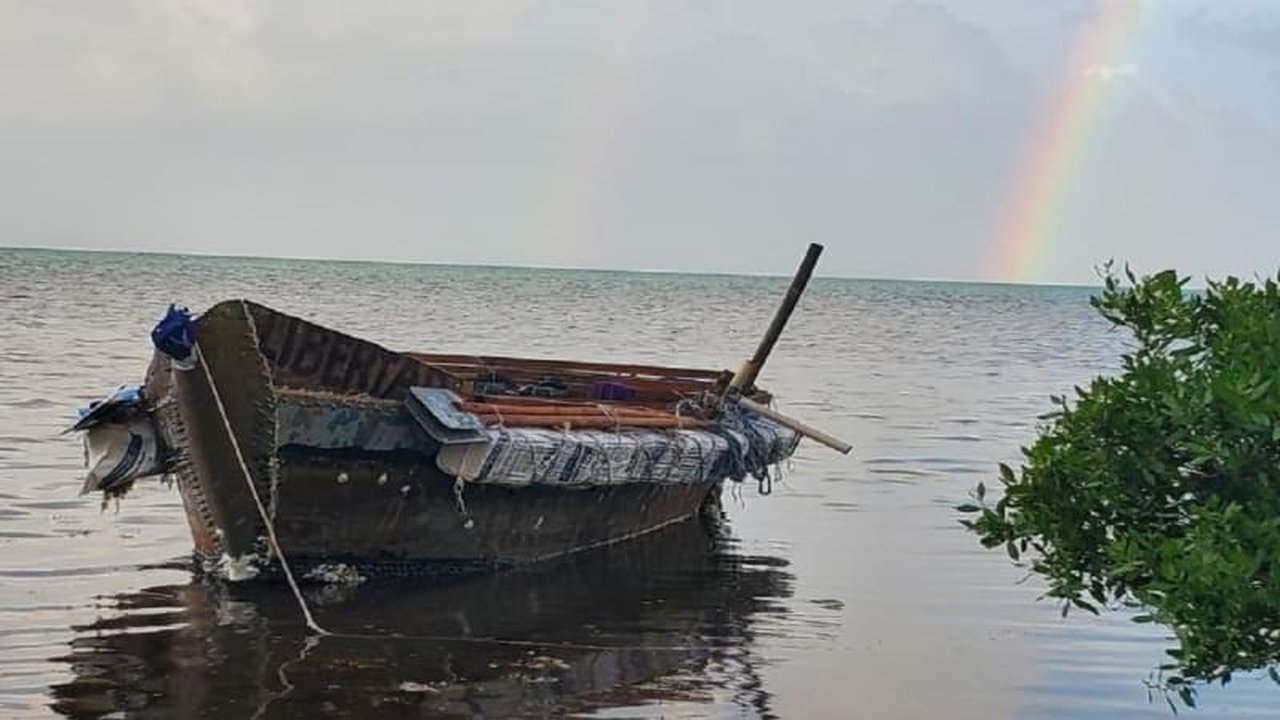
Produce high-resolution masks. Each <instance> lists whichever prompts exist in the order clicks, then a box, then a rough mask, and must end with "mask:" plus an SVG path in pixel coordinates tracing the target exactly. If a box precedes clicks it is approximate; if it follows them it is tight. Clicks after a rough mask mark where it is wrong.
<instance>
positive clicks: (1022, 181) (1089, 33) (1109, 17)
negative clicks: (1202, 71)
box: [991, 0, 1143, 281]
mask: <svg viewBox="0 0 1280 720" xmlns="http://www.w3.org/2000/svg"><path fill="white" fill-rule="evenodd" d="M1142 5H1143V0H1098V7H1097V12H1096V14H1095V15H1094V16H1093V17H1091V18H1090V19H1089V20H1088V21H1087V22H1086V24H1085V26H1084V29H1082V30H1081V31H1080V36H1079V38H1077V39H1076V41H1075V43H1074V45H1073V47H1072V50H1071V53H1070V54H1069V55H1068V57H1067V62H1066V64H1065V66H1064V67H1063V75H1064V77H1063V81H1062V83H1061V84H1060V86H1059V87H1060V90H1059V91H1058V92H1056V93H1055V95H1054V97H1053V101H1052V102H1051V103H1050V104H1049V107H1048V111H1047V114H1046V115H1045V116H1044V121H1042V122H1041V123H1040V125H1039V127H1038V130H1037V132H1036V133H1035V135H1034V136H1033V138H1032V142H1031V144H1030V147H1029V152H1027V153H1026V155H1025V157H1024V159H1023V160H1022V161H1021V162H1020V164H1019V172H1018V174H1017V176H1016V177H1017V178H1018V181H1017V183H1016V185H1015V188H1014V192H1013V198H1014V201H1013V203H1012V205H1011V206H1010V211H1009V212H1008V214H1007V216H1006V218H1005V220H1004V221H1003V222H1002V223H1001V228H1000V230H999V232H998V236H997V240H996V244H995V246H994V251H993V257H992V263H991V268H992V274H993V275H994V279H996V280H1009V281H1017V280H1031V279H1035V278H1036V277H1039V276H1040V275H1041V273H1042V272H1043V270H1044V265H1045V262H1046V260H1047V259H1048V258H1049V257H1050V256H1051V254H1052V251H1053V242H1054V240H1055V239H1056V238H1055V235H1056V233H1055V230H1056V228H1055V224H1056V221H1057V220H1058V218H1059V217H1060V216H1061V214H1062V206H1063V204H1064V199H1065V196H1066V195H1067V191H1068V190H1069V189H1070V186H1071V180H1072V178H1073V177H1074V176H1075V174H1076V170H1077V165H1078V164H1079V162H1080V159H1081V157H1082V156H1083V155H1084V154H1085V153H1084V150H1085V147H1086V144H1087V142H1088V140H1089V130H1090V129H1091V128H1092V127H1093V126H1094V125H1095V122H1094V118H1095V116H1096V114H1097V112H1098V109H1099V107H1100V106H1101V105H1102V100H1103V99H1104V97H1105V96H1106V89H1107V86H1108V82H1107V80H1108V79H1109V78H1110V76H1111V74H1112V73H1113V72H1114V71H1111V70H1108V69H1106V68H1107V67H1108V64H1109V63H1110V64H1113V63H1116V62H1117V61H1118V60H1120V59H1121V58H1120V57H1119V56H1120V53H1121V50H1122V49H1123V48H1124V47H1125V45H1126V44H1127V42H1128V41H1129V38H1130V36H1131V35H1132V34H1133V33H1134V30H1135V29H1136V28H1137V25H1138V18H1139V15H1140V14H1141V10H1142ZM1126 67H1131V66H1126Z"/></svg>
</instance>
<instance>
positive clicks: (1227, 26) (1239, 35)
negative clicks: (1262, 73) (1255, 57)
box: [1181, 8, 1280, 57]
mask: <svg viewBox="0 0 1280 720" xmlns="http://www.w3.org/2000/svg"><path fill="white" fill-rule="evenodd" d="M1181 25H1182V31H1183V33H1184V34H1185V35H1187V36H1188V37H1190V38H1192V39H1195V40H1198V41H1200V42H1202V43H1206V44H1209V45H1217V46H1221V47H1229V48H1234V49H1237V50H1243V51H1245V52H1249V53H1257V54H1260V55H1267V56H1277V57H1280V13H1277V12H1275V11H1262V10H1259V11H1255V12H1252V13H1249V14H1247V15H1237V16H1234V17H1232V16H1225V15H1222V14H1220V13H1213V12H1211V11H1208V10H1205V9H1203V8H1200V9H1197V10H1195V11H1194V12H1191V13H1189V14H1187V15H1186V17H1185V18H1184V20H1183V21H1182V24H1181Z"/></svg>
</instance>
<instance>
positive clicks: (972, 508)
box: [956, 503, 982, 513]
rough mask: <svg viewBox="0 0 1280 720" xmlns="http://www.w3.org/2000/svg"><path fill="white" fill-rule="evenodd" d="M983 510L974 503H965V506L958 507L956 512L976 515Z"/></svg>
mask: <svg viewBox="0 0 1280 720" xmlns="http://www.w3.org/2000/svg"><path fill="white" fill-rule="evenodd" d="M981 509H982V507H981V506H979V505H974V504H973V503H965V504H963V505H957V506H956V511H957V512H962V513H976V512H978V511H979V510H981Z"/></svg>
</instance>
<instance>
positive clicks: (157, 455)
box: [80, 417, 163, 495]
mask: <svg viewBox="0 0 1280 720" xmlns="http://www.w3.org/2000/svg"><path fill="white" fill-rule="evenodd" d="M84 451H85V466H86V468H88V471H87V472H86V473H85V478H84V486H83V487H82V488H81V490H80V494H81V495H83V494H85V493H90V492H93V491H95V490H105V489H109V488H112V487H114V486H117V485H120V484H123V483H126V482H132V481H133V480H136V479H137V478H140V477H144V476H147V475H155V474H158V473H160V472H161V471H162V469H163V468H162V465H163V463H162V460H161V452H160V441H159V439H158V438H157V436H156V428H155V425H154V424H153V423H152V422H151V421H150V420H149V419H147V418H145V417H138V418H135V419H133V420H130V421H128V422H121V423H99V424H97V425H93V426H92V427H90V428H88V429H87V430H86V431H85V433H84Z"/></svg>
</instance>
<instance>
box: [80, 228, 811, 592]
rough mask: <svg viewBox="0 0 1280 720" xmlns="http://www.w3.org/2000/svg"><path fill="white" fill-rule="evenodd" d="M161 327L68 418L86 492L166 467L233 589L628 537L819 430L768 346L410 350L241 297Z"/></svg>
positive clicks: (695, 506) (462, 567) (546, 553)
mask: <svg viewBox="0 0 1280 720" xmlns="http://www.w3.org/2000/svg"><path fill="white" fill-rule="evenodd" d="M811 255H813V259H815V260H816V254H814V253H812V252H811ZM811 267H812V265H811V264H810V270H811ZM805 279H807V273H806V274H805ZM794 288H795V286H794V285H793V290H794ZM789 297H790V296H789ZM797 297H798V294H797ZM790 304H791V306H792V307H794V300H792V301H791V302H790ZM786 312H787V313H788V314H789V312H790V309H787V311H786ZM782 322H785V317H783V318H782ZM775 325H777V331H778V332H780V330H781V324H780V323H778V322H777V321H775ZM772 334H773V335H774V339H776V333H772ZM153 340H154V341H155V343H156V347H157V352H156V354H155V356H154V359H153V361H152V363H151V366H150V368H149V369H148V371H147V375H146V380H145V383H144V384H143V385H142V386H141V388H140V389H139V390H137V391H136V392H131V393H128V394H126V395H125V396H117V397H114V398H112V399H110V400H108V401H106V402H104V403H101V404H99V405H97V406H96V407H94V408H92V409H91V410H90V411H89V412H87V414H86V415H85V416H84V417H83V418H82V419H81V421H80V422H79V423H77V425H76V426H75V429H78V430H84V431H86V433H87V444H88V447H89V451H90V452H89V454H90V455H91V456H94V457H96V458H97V460H96V461H95V467H96V468H97V469H91V472H90V477H89V482H88V485H87V489H98V490H102V491H103V492H104V493H106V495H108V496H113V495H119V494H122V493H123V492H124V491H126V490H127V489H128V488H129V487H130V486H131V485H132V484H133V481H134V480H135V479H136V478H138V477H144V476H146V475H155V474H163V475H165V476H168V477H170V478H172V479H173V480H174V481H175V482H176V484H177V486H178V489H179V491H180V493H181V495H182V499H183V504H184V507H185V510H186V515H187V519H188V521H189V524H190V527H191V533H192V537H193V539H194V543H195V553H196V555H197V557H198V558H199V559H200V560H201V561H202V564H203V565H204V566H205V567H208V568H210V569H213V570H216V571H217V572H219V573H220V574H222V575H224V576H226V577H227V578H229V579H232V580H239V579H247V578H251V577H253V576H255V575H257V574H259V572H260V571H263V570H266V571H273V570H276V569H279V566H280V565H283V564H284V563H283V561H284V559H285V558H287V561H288V564H289V565H291V566H292V567H293V568H294V571H295V572H301V573H304V574H307V573H310V574H314V575H317V576H320V577H325V576H326V573H332V572H334V571H335V568H341V569H342V571H343V572H350V571H354V572H355V573H358V574H360V575H387V574H394V575H399V574H417V573H431V574H448V573H459V572H467V571H475V570H484V569H492V568H499V567H505V566H509V565H516V564H521V563H528V562H533V561H538V560H545V559H549V558H554V557H558V556H562V555H566V554H570V553H575V552H578V551H581V550H584V549H587V548H592V547H596V546H601V545H607V544H610V543H615V542H618V541H622V540H626V539H629V538H633V537H637V536H640V535H643V534H645V533H649V532H652V531H654V530H657V529H659V528H662V527H664V526H667V525H670V524H672V523H676V522H680V521H683V520H686V519H688V518H691V517H693V516H695V515H696V514H697V513H698V511H699V509H700V508H703V507H704V506H706V505H707V504H708V503H713V502H714V501H715V500H716V499H717V498H718V495H719V489H720V487H721V484H722V483H723V482H724V481H725V480H727V479H733V480H743V479H744V478H746V477H750V476H754V477H757V478H761V479H766V478H768V477H769V472H770V467H771V466H773V465H775V464H777V463H779V462H781V461H782V460H784V459H786V458H787V457H788V456H790V455H791V453H792V452H793V451H794V450H795V447H796V445H797V443H798V442H799V439H800V436H801V434H802V433H804V434H813V432H816V431H811V429H808V428H807V427H806V426H804V425H802V424H799V423H796V422H794V421H788V420H787V419H786V418H784V417H781V416H778V415H776V414H775V413H772V412H771V411H769V410H768V408H767V404H768V401H769V396H768V393H767V392H765V391H763V390H760V389H758V388H756V387H755V384H754V376H755V372H758V369H759V365H760V364H761V363H762V362H763V357H759V356H760V354H761V353H760V351H758V352H757V356H758V357H757V358H754V359H753V362H752V363H748V365H747V368H748V369H747V370H746V371H740V372H739V374H738V375H735V374H734V373H731V372H728V371H713V370H701V369H690V368H676V367H655V366H639V365H617V364H605V363H585V362H565V361H550V360H534V359H522V358H507V357H471V356H463V355H439V354H427V353H417V352H396V351H392V350H389V349H386V348H383V347H381V346H379V345H377V344H375V343H372V342H369V341H366V340H362V339H359V338H356V337H353V336H351V335H347V334H344V333H342V332H339V331H337V330H333V329H329V328H326V327H322V326H320V325H317V324H314V323H311V322H308V321H306V320H303V319H301V318H297V317H293V316H290V315H287V314H285V313H282V312H278V311H276V310H273V309H271V308H268V307H265V306H263V305H259V304H256V303H253V302H250V301H248V300H232V301H227V302H222V303H219V304H217V305H214V306H213V307H211V308H209V309H207V310H206V311H204V312H203V313H202V314H200V315H199V317H198V318H191V317H190V316H189V315H187V314H186V313H185V312H183V311H179V310H176V309H174V308H170V314H169V315H168V316H166V318H165V320H163V321H162V322H161V324H160V325H158V326H157V328H156V331H155V332H154V333H153ZM768 344H769V345H770V346H771V345H772V341H769V342H768ZM762 347H763V344H762ZM764 354H766V355H767V349H766V350H765V351H764ZM744 372H745V380H744ZM104 466H105V467H104ZM286 570H287V568H286Z"/></svg>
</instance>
